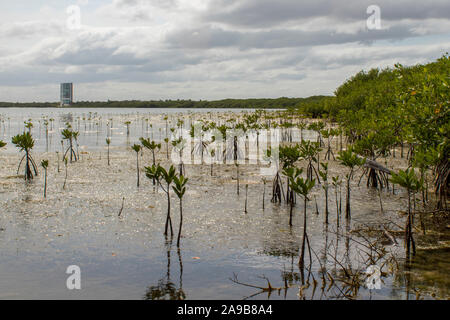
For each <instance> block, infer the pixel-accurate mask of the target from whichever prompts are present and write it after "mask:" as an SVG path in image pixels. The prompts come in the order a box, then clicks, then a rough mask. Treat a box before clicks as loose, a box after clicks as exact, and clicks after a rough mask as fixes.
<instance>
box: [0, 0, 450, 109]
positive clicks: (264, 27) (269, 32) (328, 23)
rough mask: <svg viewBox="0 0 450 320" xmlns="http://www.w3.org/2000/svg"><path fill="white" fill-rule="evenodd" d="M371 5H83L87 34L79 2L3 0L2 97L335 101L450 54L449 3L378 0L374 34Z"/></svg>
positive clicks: (186, 0) (256, 0) (320, 0)
mask: <svg viewBox="0 0 450 320" xmlns="http://www.w3.org/2000/svg"><path fill="white" fill-rule="evenodd" d="M72 2H73V1H72ZM366 2H367V3H366ZM369 2H370V1H365V0H364V1H359V0H351V1H350V2H346V3H345V5H344V4H343V3H342V2H340V3H339V4H338V3H336V2H335V1H331V0H328V1H326V0H316V1H313V0H311V1H302V2H299V1H297V0H280V1H276V2H274V1H269V0H239V1H235V0H208V1H203V0H196V1H192V0H170V1H168V0H150V1H149V0H110V1H107V0H104V1H87V2H86V1H85V2H83V3H81V2H79V5H80V8H81V20H82V28H81V29H80V30H68V29H67V28H66V19H67V14H66V11H65V6H67V5H71V4H74V3H76V2H74V3H71V1H66V2H53V3H52V4H46V3H48V2H45V1H35V2H33V4H34V5H36V4H37V3H40V7H38V8H37V9H36V8H33V9H36V10H29V11H23V12H21V11H20V10H17V7H13V6H11V7H10V8H8V7H5V5H3V4H2V5H0V7H1V9H2V10H0V19H1V21H2V23H1V24H0V40H1V41H0V72H1V73H0V101H5V100H6V101H8V100H9V101H16V100H18V101H36V100H49V101H56V100H57V99H58V93H59V91H58V83H59V82H62V81H71V82H74V83H75V88H76V91H75V92H76V94H75V96H76V98H77V99H79V100H88V99H92V100H102V99H108V98H109V99H160V98H161V99H166V98H174V99H176V98H192V99H220V98H226V97H236V98H238V97H239V98H244V97H278V96H307V95H312V94H331V93H332V92H333V91H334V89H335V88H336V87H337V86H338V85H339V84H340V83H341V82H342V81H344V80H345V79H346V78H348V77H350V76H351V75H352V74H353V73H355V72H357V71H359V70H361V69H367V68H371V67H386V66H389V65H392V64H393V63H396V62H401V63H403V64H415V63H419V62H426V61H430V60H433V59H436V58H438V57H439V56H440V55H442V54H443V53H445V52H446V51H449V49H450V41H449V40H448V39H449V37H448V36H449V32H448V30H450V18H449V17H450V14H449V13H450V4H449V3H448V1H440V0H434V1H431V2H423V1H422V2H421V1H405V0H399V1H397V2H395V3H394V2H391V1H385V0H380V1H378V2H379V5H380V7H381V10H382V16H381V17H382V19H383V20H382V26H383V29H382V30H373V31H368V30H367V28H366V20H365V19H366V18H367V14H366V11H365V9H366V7H367V5H368V4H371V3H369ZM15 3H23V4H25V3H27V2H26V1H24V0H20V1H16V2H15ZM413 4H414V5H413ZM430 39H431V40H430ZM24 88H26V90H23V89H24Z"/></svg>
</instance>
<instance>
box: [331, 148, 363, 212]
mask: <svg viewBox="0 0 450 320" xmlns="http://www.w3.org/2000/svg"><path fill="white" fill-rule="evenodd" d="M337 159H338V160H339V162H340V163H341V164H342V165H344V166H346V167H347V168H349V169H350V171H349V173H348V174H347V175H346V179H347V199H346V204H345V218H346V219H349V218H350V217H351V212H350V211H351V210H350V181H351V180H352V178H353V174H354V172H355V168H356V167H360V166H362V165H363V164H364V163H365V162H366V159H363V158H360V157H359V156H358V155H357V154H356V153H354V152H353V150H352V148H348V149H347V150H345V151H341V152H339V156H338V158H337Z"/></svg>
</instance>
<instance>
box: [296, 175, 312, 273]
mask: <svg viewBox="0 0 450 320" xmlns="http://www.w3.org/2000/svg"><path fill="white" fill-rule="evenodd" d="M315 183H316V181H315V180H314V179H313V180H308V179H306V180H304V179H303V178H301V177H299V176H297V177H296V178H295V179H294V178H292V179H290V185H291V188H292V190H294V192H295V193H297V194H298V195H301V196H303V199H304V213H303V237H302V247H301V251H300V257H299V262H298V264H299V266H300V269H302V270H303V267H304V265H305V243H306V241H308V247H309V248H310V245H309V239H308V233H307V224H306V204H307V202H308V201H309V200H310V199H309V198H308V195H309V193H310V192H311V190H312V188H313V187H314V185H315Z"/></svg>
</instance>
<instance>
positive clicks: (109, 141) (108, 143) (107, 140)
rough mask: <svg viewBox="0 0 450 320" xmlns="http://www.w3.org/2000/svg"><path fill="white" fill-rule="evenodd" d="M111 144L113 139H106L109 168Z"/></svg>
mask: <svg viewBox="0 0 450 320" xmlns="http://www.w3.org/2000/svg"><path fill="white" fill-rule="evenodd" d="M110 144H111V139H110V138H106V145H107V147H108V166H109V164H110V163H109V145H110Z"/></svg>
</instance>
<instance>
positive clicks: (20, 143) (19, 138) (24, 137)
mask: <svg viewBox="0 0 450 320" xmlns="http://www.w3.org/2000/svg"><path fill="white" fill-rule="evenodd" d="M11 142H12V143H13V144H14V145H15V146H16V147H17V148H19V149H20V151H25V155H24V156H23V157H22V159H21V160H20V162H19V166H18V168H17V173H19V170H20V166H21V164H22V162H23V160H24V159H25V180H26V181H31V180H32V179H33V172H32V169H33V171H34V174H35V175H36V176H37V175H38V171H37V166H36V163H35V162H34V159H33V157H32V156H31V150H32V149H33V147H34V139H33V137H32V136H31V134H30V133H29V132H24V133H22V134H18V135H16V136H14V137H12V140H11Z"/></svg>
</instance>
